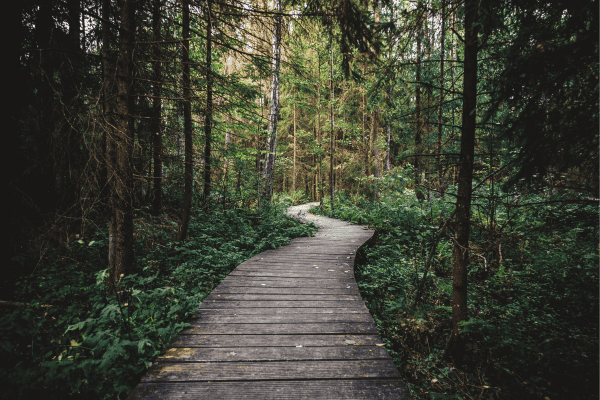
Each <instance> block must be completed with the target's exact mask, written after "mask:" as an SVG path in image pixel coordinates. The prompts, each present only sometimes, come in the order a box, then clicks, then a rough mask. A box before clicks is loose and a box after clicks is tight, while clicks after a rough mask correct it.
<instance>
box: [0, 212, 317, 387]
mask: <svg viewBox="0 0 600 400" xmlns="http://www.w3.org/2000/svg"><path fill="white" fill-rule="evenodd" d="M136 228H137V230H136V238H137V241H136V254H137V258H136V273H135V274H133V275H131V276H127V277H124V278H123V279H122V280H121V288H122V291H121V292H120V293H119V295H118V296H113V295H110V294H108V290H107V286H106V285H105V283H104V279H105V278H106V277H107V275H108V271H107V270H104V269H102V268H103V265H105V264H106V260H105V259H104V257H103V255H105V254H107V250H108V241H107V238H106V232H104V231H101V232H97V233H96V234H95V235H93V236H92V237H90V238H87V239H85V240H79V241H74V242H72V243H71V244H70V246H69V254H68V255H59V254H58V253H55V254H52V255H51V256H50V257H49V260H51V262H48V263H47V264H46V265H43V266H41V267H40V268H39V269H38V271H37V272H36V273H35V274H34V275H33V276H31V277H26V278H22V279H21V280H20V281H19V282H18V283H17V285H18V286H17V287H18V292H19V293H20V294H19V298H20V299H21V301H23V302H27V303H28V304H29V305H27V306H19V307H17V308H16V309H12V310H10V309H6V308H4V309H2V313H3V315H2V318H1V319H0V353H1V356H2V359H3V363H2V365H1V367H0V371H1V372H0V375H1V376H2V378H1V385H2V388H3V390H4V393H5V394H6V396H7V397H8V398H57V399H59V398H60V399H62V398H65V397H67V396H69V395H70V394H80V395H81V396H82V397H85V398H115V396H117V397H119V396H123V395H126V394H127V393H128V392H129V391H130V390H131V389H132V388H133V386H135V384H136V383H137V382H138V380H139V376H140V374H141V373H143V372H144V371H145V369H146V368H147V367H148V366H149V365H150V364H151V362H152V361H153V359H154V358H155V357H156V356H157V355H159V354H160V353H161V351H163V349H164V348H165V346H166V345H168V343H169V342H170V341H171V339H172V338H173V337H174V336H175V335H177V334H178V333H179V332H180V331H181V330H182V329H183V328H185V327H186V326H188V325H189V324H187V323H186V322H185V321H186V319H187V317H189V316H190V315H192V314H193V313H194V311H195V310H196V309H197V308H198V306H199V304H200V303H201V302H202V300H203V299H204V298H205V297H206V296H207V294H208V293H210V292H211V291H212V289H213V288H214V287H215V286H217V285H218V284H219V283H220V282H221V281H222V280H223V279H224V278H225V277H226V276H227V275H228V274H229V272H230V271H231V270H232V269H233V268H235V267H236V266H237V265H238V264H240V263H241V262H243V261H244V260H246V259H248V258H250V257H252V256H253V255H255V254H257V253H260V252H262V251H264V250H266V249H270V248H275V247H278V246H281V245H283V244H285V243H287V242H289V240H290V238H293V237H297V236H306V235H312V234H313V233H314V232H315V230H316V228H315V227H314V225H312V224H308V225H305V224H300V223H298V222H295V221H293V220H291V219H289V218H287V217H284V216H283V212H282V208H281V206H277V207H269V208H265V209H263V210H262V212H261V214H260V218H259V215H257V214H255V213H253V212H250V211H245V210H226V211H215V212H214V213H211V214H208V215H207V214H201V215H199V216H196V217H194V218H193V219H192V221H191V223H190V228H189V229H190V232H189V236H190V238H189V240H187V241H185V242H184V243H173V242H171V241H170V240H169V238H170V237H172V236H173V234H174V230H175V228H176V224H174V223H171V222H169V221H168V220H166V219H165V218H164V217H162V218H147V217H139V218H138V219H137V220H136Z"/></svg>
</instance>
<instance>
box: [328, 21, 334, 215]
mask: <svg viewBox="0 0 600 400" xmlns="http://www.w3.org/2000/svg"><path fill="white" fill-rule="evenodd" d="M331 29H332V28H329V37H330V41H329V46H330V49H331V57H330V63H329V86H330V90H331V99H330V100H331V105H330V109H331V133H330V135H329V181H330V182H329V185H330V192H331V193H330V194H331V212H334V203H335V179H334V175H333V160H334V154H335V141H334V140H333V135H334V129H335V121H334V115H333V101H334V97H335V92H334V88H333V33H332V30H331Z"/></svg>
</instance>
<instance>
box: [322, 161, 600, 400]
mask: <svg viewBox="0 0 600 400" xmlns="http://www.w3.org/2000/svg"><path fill="white" fill-rule="evenodd" d="M401 175H402V173H400V175H399V176H393V174H392V175H388V176H387V177H386V178H385V179H387V181H388V182H392V179H394V182H402V181H403V180H405V179H404V178H403V177H402V176H401ZM405 181H406V182H408V179H406V180H405ZM453 192H454V188H452V187H450V188H449V193H450V194H452V193H453ZM485 194H486V189H483V188H482V189H480V191H478V192H476V193H475V196H474V204H473V213H472V214H473V216H472V226H473V228H472V235H471V254H470V266H469V277H468V279H469V282H468V285H469V303H468V305H469V315H470V320H468V321H467V322H466V323H464V324H463V332H464V333H465V336H466V338H467V342H466V357H465V365H464V366H463V367H462V368H457V367H456V366H455V365H453V364H451V363H448V362H447V360H446V359H445V358H444V350H445V347H446V344H447V340H448V338H449V336H450V329H451V327H452V310H451V307H450V299H451V295H452V279H451V276H450V274H451V268H452V258H451V256H452V248H453V243H452V241H451V237H452V224H451V223H450V228H449V230H448V232H447V233H446V234H445V235H444V236H443V237H442V240H441V241H440V242H439V243H438V244H437V248H436V251H435V253H434V254H435V255H434V261H433V263H432V264H433V265H432V266H431V271H430V273H429V276H428V278H427V281H426V293H425V298H424V301H423V304H422V305H420V306H419V307H417V308H415V307H414V300H415V294H416V289H417V285H418V283H419V282H420V280H421V279H422V277H423V271H424V266H425V262H426V259H427V256H428V254H429V251H430V249H431V246H432V244H433V243H434V238H435V237H436V235H437V233H438V231H439V227H440V226H441V225H442V224H443V221H444V219H445V217H447V216H448V215H450V214H451V212H452V210H453V207H454V206H453V205H452V204H451V201H452V200H453V198H452V197H451V196H446V198H445V199H441V198H439V197H433V196H432V199H431V201H430V202H425V201H423V202H419V201H418V200H417V198H416V196H415V194H414V192H413V191H412V190H410V189H406V188H405V186H404V185H401V184H399V185H397V186H396V188H394V189H388V190H387V192H385V193H384V194H382V197H381V199H380V200H378V201H369V200H366V199H363V198H360V199H358V200H357V201H356V202H355V201H354V200H352V199H349V198H348V197H346V196H345V195H344V194H341V195H340V196H339V197H338V198H337V199H336V205H335V215H336V216H337V217H338V218H342V219H345V220H349V221H352V222H355V223H363V224H365V223H368V224H369V225H371V226H372V227H374V228H375V229H376V232H377V233H376V242H375V244H374V245H371V246H370V247H367V248H365V249H364V251H363V252H362V255H361V256H360V257H359V261H360V262H359V265H357V267H356V278H357V283H358V285H359V288H360V290H361V295H362V296H363V299H364V300H365V301H366V303H367V305H368V308H369V310H370V312H371V314H372V315H373V317H374V319H375V321H376V323H377V325H378V329H379V332H380V334H381V335H382V337H383V339H384V342H386V344H387V349H388V351H389V352H390V354H391V355H392V357H393V359H394V362H395V363H396V365H397V366H398V367H399V370H400V371H401V373H403V375H404V379H405V380H406V381H407V382H409V385H410V388H411V391H412V393H413V394H414V395H415V396H416V397H417V398H420V399H429V398H444V399H445V398H460V399H466V398H499V399H513V398H531V399H537V398H544V397H548V398H552V399H554V398H580V399H591V398H595V397H596V396H597V377H598V360H597V354H598V300H599V299H598V261H599V257H598V248H597V237H598V226H597V218H598V208H597V206H596V205H587V204H589V203H586V202H585V201H579V202H578V201H569V200H567V197H566V194H565V197H562V198H560V199H559V198H558V196H557V197H554V199H553V201H554V202H549V201H548V200H549V199H548V198H547V197H546V196H540V195H533V194H532V195H524V196H523V197H520V198H519V199H518V201H517V200H515V196H508V195H506V194H503V193H500V194H499V197H500V198H501V199H503V201H500V202H496V203H495V205H494V207H495V209H494V210H495V213H494V218H493V223H491V222H490V218H489V212H490V208H489V205H490V202H489V199H488V198H485V197H483V195H485ZM524 204H531V205H530V206H527V207H524V206H523V205H524ZM324 210H325V213H326V214H327V215H331V211H330V210H331V209H330V208H329V207H328V203H327V202H326V203H325V207H324ZM311 211H312V212H314V213H320V212H321V210H320V208H318V207H315V208H313V209H312V210H311ZM479 227H481V228H479ZM484 228H485V229H484Z"/></svg>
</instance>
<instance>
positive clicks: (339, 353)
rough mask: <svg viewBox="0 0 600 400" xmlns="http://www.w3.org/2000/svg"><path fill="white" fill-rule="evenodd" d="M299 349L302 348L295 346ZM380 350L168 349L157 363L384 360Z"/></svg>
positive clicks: (306, 348) (278, 348)
mask: <svg viewBox="0 0 600 400" xmlns="http://www.w3.org/2000/svg"><path fill="white" fill-rule="evenodd" d="M298 346H302V345H298ZM389 358H390V356H389V355H388V353H387V351H386V350H385V348H384V347H377V346H343V347H342V346H336V347H222V348H201V347H171V348H169V349H168V350H167V351H166V352H165V354H163V355H161V356H160V357H158V358H157V361H158V362H235V361H341V360H387V359H389Z"/></svg>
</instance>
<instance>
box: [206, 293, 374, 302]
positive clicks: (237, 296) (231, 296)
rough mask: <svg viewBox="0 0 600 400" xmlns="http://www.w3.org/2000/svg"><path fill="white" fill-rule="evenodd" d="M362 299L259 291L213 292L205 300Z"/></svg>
mask: <svg viewBox="0 0 600 400" xmlns="http://www.w3.org/2000/svg"><path fill="white" fill-rule="evenodd" d="M212 300H220V301H226V300H231V301H237V300H239V301H244V300H246V301H296V300H299V301H308V300H310V301H327V300H329V301H331V300H334V301H345V300H347V301H360V300H362V298H361V297H360V295H358V296H357V295H351V294H289V295H287V294H272V293H258V294H252V293H250V294H246V293H227V294H226V293H223V294H216V293H215V294H213V293H211V294H210V295H209V296H208V297H206V299H205V300H204V301H212Z"/></svg>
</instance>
